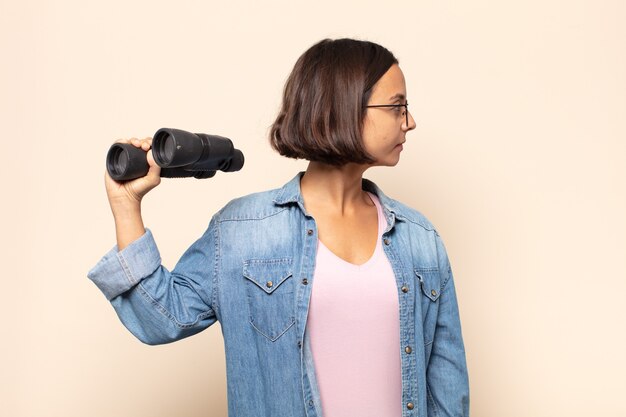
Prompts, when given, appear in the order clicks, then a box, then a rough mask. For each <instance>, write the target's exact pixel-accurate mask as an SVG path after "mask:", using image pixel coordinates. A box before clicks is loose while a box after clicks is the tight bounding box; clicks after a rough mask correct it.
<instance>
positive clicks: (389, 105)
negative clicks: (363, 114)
mask: <svg viewBox="0 0 626 417" xmlns="http://www.w3.org/2000/svg"><path fill="white" fill-rule="evenodd" d="M365 107H404V116H405V118H406V125H407V127H408V126H409V102H408V101H407V102H406V103H404V104H374V105H371V106H365Z"/></svg>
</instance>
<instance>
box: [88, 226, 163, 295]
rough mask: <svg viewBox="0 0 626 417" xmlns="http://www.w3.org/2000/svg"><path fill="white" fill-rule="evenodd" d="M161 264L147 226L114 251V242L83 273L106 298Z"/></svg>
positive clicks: (123, 289)
mask: <svg viewBox="0 0 626 417" xmlns="http://www.w3.org/2000/svg"><path fill="white" fill-rule="evenodd" d="M160 265H161V255H160V254H159V249H158V248H157V246H156V242H155V241H154V238H153V236H152V232H151V231H150V229H147V228H146V233H144V234H143V235H142V236H141V237H139V238H137V239H135V240H134V241H133V242H131V243H130V244H129V245H128V246H126V247H125V248H124V249H122V250H121V251H119V252H118V250H117V245H115V246H114V247H113V248H112V249H111V250H110V251H108V252H107V253H106V254H105V255H104V256H103V257H102V259H100V261H98V263H97V264H96V265H95V266H94V267H93V268H91V270H90V271H89V272H88V273H87V277H88V278H89V279H90V280H92V281H93V282H94V284H96V286H97V287H98V288H99V289H100V291H102V292H103V293H104V295H105V296H106V297H107V299H109V300H112V299H113V298H115V297H117V296H118V295H120V294H122V293H123V292H125V291H128V290H129V289H130V288H132V287H134V286H135V285H136V284H137V283H138V282H139V281H141V280H142V279H144V278H145V277H147V276H149V275H151V274H152V273H153V272H154V271H155V270H156V269H157V268H158V267H159V266H160Z"/></svg>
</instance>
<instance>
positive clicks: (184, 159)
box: [106, 128, 244, 181]
mask: <svg viewBox="0 0 626 417" xmlns="http://www.w3.org/2000/svg"><path fill="white" fill-rule="evenodd" d="M152 156H153V157H154V160H155V162H156V163H157V165H159V166H160V167H161V175H160V176H161V177H163V178H185V177H194V178H198V179H202V178H211V177H212V176H214V175H215V173H216V172H217V170H220V171H223V172H234V171H239V170H240V169H241V167H243V162H244V159H243V153H242V152H241V151H240V150H239V149H235V147H234V146H233V142H232V141H231V140H230V139H228V138H225V137H223V136H217V135H207V134H204V133H190V132H186V131H184V130H179V129H170V128H161V129H159V130H157V132H156V133H155V134H154V137H153V138H152ZM106 165H107V171H108V172H109V175H110V176H111V178H113V179H114V180H116V181H127V180H132V179H135V178H139V177H143V176H145V175H146V174H147V173H148V171H149V169H150V165H148V159H147V158H146V151H144V150H143V149H141V148H137V147H136V146H134V145H132V144H130V143H114V144H113V145H112V146H111V147H110V148H109V152H108V153H107V160H106Z"/></svg>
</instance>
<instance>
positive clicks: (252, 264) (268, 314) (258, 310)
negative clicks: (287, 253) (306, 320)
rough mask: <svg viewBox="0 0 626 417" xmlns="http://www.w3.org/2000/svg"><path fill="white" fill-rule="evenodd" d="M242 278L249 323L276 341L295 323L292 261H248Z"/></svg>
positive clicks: (282, 259)
mask: <svg viewBox="0 0 626 417" xmlns="http://www.w3.org/2000/svg"><path fill="white" fill-rule="evenodd" d="M243 276H244V279H245V282H244V284H245V287H246V294H247V300H248V307H249V309H250V310H249V311H250V315H249V321H250V324H251V325H252V326H253V327H254V329H255V330H256V331H257V332H259V333H260V334H262V335H263V336H265V337H266V338H268V339H269V340H270V341H272V342H273V341H275V340H276V339H278V338H279V337H280V336H282V335H283V334H284V333H285V332H286V331H287V330H288V329H289V328H290V327H291V326H292V325H293V324H294V323H295V322H296V319H295V297H294V279H293V271H292V260H291V259H290V258H278V259H249V260H246V261H245V262H244V264H243Z"/></svg>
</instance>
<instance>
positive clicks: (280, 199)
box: [273, 171, 404, 231]
mask: <svg viewBox="0 0 626 417" xmlns="http://www.w3.org/2000/svg"><path fill="white" fill-rule="evenodd" d="M303 175H304V171H300V172H298V173H297V174H296V175H295V176H294V177H293V178H292V179H291V180H289V181H288V182H287V183H286V184H285V185H283V186H282V187H281V188H279V189H278V190H277V192H276V195H275V197H274V200H273V201H274V203H276V204H278V205H283V204H288V203H297V204H298V205H299V206H300V208H301V209H302V212H303V213H305V215H309V214H308V213H307V212H306V210H305V208H304V200H303V199H302V192H301V190H300V180H301V178H302V176H303ZM362 188H363V190H365V191H369V192H371V193H372V194H374V195H376V197H378V200H379V201H380V203H381V205H382V207H383V213H384V214H385V218H386V219H387V224H388V226H387V230H389V229H391V228H392V227H393V225H394V223H395V219H396V217H398V218H403V217H404V216H403V215H402V213H401V212H399V209H398V206H397V205H396V203H395V201H394V200H393V199H391V198H389V197H387V196H386V195H385V193H383V191H382V190H381V189H380V187H378V186H377V185H376V184H375V183H374V182H373V181H371V180H368V179H367V178H362ZM387 230H386V231H387Z"/></svg>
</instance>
